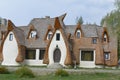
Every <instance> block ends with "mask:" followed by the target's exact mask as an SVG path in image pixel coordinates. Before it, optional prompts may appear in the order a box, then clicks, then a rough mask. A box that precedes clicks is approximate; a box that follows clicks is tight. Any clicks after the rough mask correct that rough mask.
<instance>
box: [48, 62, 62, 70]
mask: <svg viewBox="0 0 120 80" xmlns="http://www.w3.org/2000/svg"><path fill="white" fill-rule="evenodd" d="M47 68H51V69H62V68H63V66H62V65H61V64H59V63H54V64H50V65H48V66H47Z"/></svg>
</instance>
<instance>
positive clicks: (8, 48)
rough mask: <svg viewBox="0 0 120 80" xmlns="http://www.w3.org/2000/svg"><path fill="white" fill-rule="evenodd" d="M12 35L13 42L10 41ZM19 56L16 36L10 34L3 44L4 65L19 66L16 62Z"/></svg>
mask: <svg viewBox="0 0 120 80" xmlns="http://www.w3.org/2000/svg"><path fill="white" fill-rule="evenodd" d="M10 34H12V35H13V36H12V38H11V39H12V40H11V41H10V40H9V37H10ZM17 55H18V45H17V40H16V38H15V36H14V33H13V32H10V33H9V34H8V36H7V38H6V40H5V42H4V44H3V62H2V65H7V66H16V65H19V63H17V62H16V61H15V59H16V57H17Z"/></svg>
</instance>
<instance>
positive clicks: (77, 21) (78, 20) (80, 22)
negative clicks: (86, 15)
mask: <svg viewBox="0 0 120 80" xmlns="http://www.w3.org/2000/svg"><path fill="white" fill-rule="evenodd" d="M83 22H84V21H83V18H82V16H80V17H76V23H77V24H83Z"/></svg>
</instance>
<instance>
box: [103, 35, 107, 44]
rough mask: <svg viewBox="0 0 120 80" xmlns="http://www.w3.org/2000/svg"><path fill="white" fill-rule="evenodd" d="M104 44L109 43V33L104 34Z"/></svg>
mask: <svg viewBox="0 0 120 80" xmlns="http://www.w3.org/2000/svg"><path fill="white" fill-rule="evenodd" d="M103 42H108V35H107V33H104V35H103Z"/></svg>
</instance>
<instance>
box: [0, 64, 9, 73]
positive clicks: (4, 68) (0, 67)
mask: <svg viewBox="0 0 120 80" xmlns="http://www.w3.org/2000/svg"><path fill="white" fill-rule="evenodd" d="M8 73H9V71H8V69H7V68H6V67H4V66H0V74H8Z"/></svg>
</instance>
